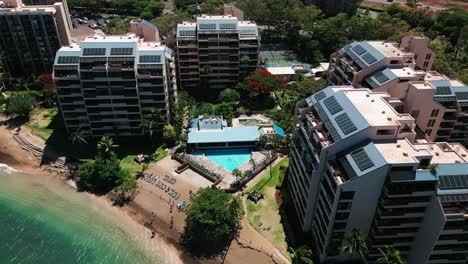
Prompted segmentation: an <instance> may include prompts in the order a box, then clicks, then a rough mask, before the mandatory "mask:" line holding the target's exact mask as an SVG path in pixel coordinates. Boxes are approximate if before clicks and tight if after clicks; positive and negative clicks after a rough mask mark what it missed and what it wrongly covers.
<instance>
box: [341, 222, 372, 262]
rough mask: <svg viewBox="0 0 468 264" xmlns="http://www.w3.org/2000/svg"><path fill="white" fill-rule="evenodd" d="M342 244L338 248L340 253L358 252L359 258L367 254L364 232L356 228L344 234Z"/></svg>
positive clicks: (352, 253)
mask: <svg viewBox="0 0 468 264" xmlns="http://www.w3.org/2000/svg"><path fill="white" fill-rule="evenodd" d="M343 244H344V245H343V246H342V247H341V249H340V255H344V254H350V255H354V254H358V255H359V256H360V257H361V258H364V257H365V256H366V255H367V250H368V249H367V242H366V240H365V239H364V234H363V233H362V232H361V231H360V230H358V229H356V228H355V229H353V230H352V231H351V234H346V235H345V237H344V242H343Z"/></svg>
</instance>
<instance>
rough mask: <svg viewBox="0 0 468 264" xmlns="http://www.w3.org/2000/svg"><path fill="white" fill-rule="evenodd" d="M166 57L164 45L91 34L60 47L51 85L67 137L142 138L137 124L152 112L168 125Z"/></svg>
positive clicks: (171, 89)
mask: <svg viewBox="0 0 468 264" xmlns="http://www.w3.org/2000/svg"><path fill="white" fill-rule="evenodd" d="M171 56H172V53H171V50H169V49H167V48H166V47H165V46H164V45H161V44H160V43H159V42H145V41H144V39H142V38H140V37H138V36H137V35H135V34H128V35H126V36H99V35H96V36H94V37H92V38H87V39H85V40H84V41H83V42H82V43H81V44H80V45H72V46H68V47H62V48H61V49H60V50H59V51H58V52H57V58H56V60H55V64H54V82H55V85H56V87H57V94H58V98H59V103H60V108H61V112H62V114H63V118H64V120H65V125H66V127H67V130H68V132H71V131H74V130H77V129H81V130H83V131H85V132H86V133H89V134H91V135H92V136H95V137H100V136H104V135H108V136H133V135H142V134H143V131H142V128H141V126H140V125H141V122H142V120H143V119H144V118H151V117H153V116H152V115H154V113H158V114H160V117H158V119H159V122H160V124H159V125H160V126H162V125H164V124H166V123H167V122H170V119H171V115H170V106H171V101H172V96H171V95H172V93H173V92H174V91H175V87H174V86H173V85H174V83H173V81H172V80H171V77H173V72H174V69H173V67H172V66H173V62H172V59H173V58H172V57H171ZM154 109H158V110H159V112H155V111H154ZM153 118H154V117H153Z"/></svg>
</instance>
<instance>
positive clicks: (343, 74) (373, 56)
mask: <svg viewBox="0 0 468 264" xmlns="http://www.w3.org/2000/svg"><path fill="white" fill-rule="evenodd" d="M428 43H429V39H428V38H427V37H420V36H407V37H404V38H403V39H402V40H401V43H400V44H399V45H397V44H396V43H389V42H384V41H358V42H353V43H351V44H349V45H347V46H346V47H344V48H342V49H341V50H339V51H337V52H335V53H334V54H332V56H331V59H330V68H329V77H328V80H329V82H330V83H331V84H333V85H352V86H354V87H365V86H366V83H365V81H366V78H367V77H369V76H371V75H372V74H374V73H377V72H379V71H382V70H385V69H402V68H405V67H409V68H412V69H414V70H422V71H430V70H431V68H432V63H433V62H434V58H435V55H434V52H433V51H432V50H431V49H429V47H428V46H427V45H428Z"/></svg>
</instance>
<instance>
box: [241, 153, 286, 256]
mask: <svg viewBox="0 0 468 264" xmlns="http://www.w3.org/2000/svg"><path fill="white" fill-rule="evenodd" d="M281 166H285V167H287V166H288V158H284V159H283V160H281V161H280V162H279V163H278V164H276V165H275V166H273V167H272V169H271V176H270V174H269V171H268V169H267V173H266V174H265V175H263V176H262V177H261V178H260V179H259V180H258V181H257V182H256V183H255V184H253V185H252V186H250V187H249V188H247V190H246V192H251V191H253V190H257V191H259V192H261V193H262V194H263V195H264V197H265V198H264V199H262V200H261V201H259V202H258V203H257V204H255V203H254V202H252V201H250V200H248V199H247V196H245V198H244V199H245V204H246V207H247V208H246V212H247V217H248V220H249V223H250V225H251V226H252V227H253V228H254V229H255V230H257V231H258V232H259V233H260V234H262V235H263V236H264V237H265V238H267V239H268V240H270V241H271V242H272V243H273V245H275V246H276V247H277V248H278V249H279V250H281V251H282V252H283V253H284V254H285V255H288V254H287V248H288V247H287V244H286V235H285V233H284V229H283V225H282V223H281V216H280V212H279V205H278V203H277V201H276V198H275V195H276V185H277V183H278V180H279V179H280V174H281V172H280V167H281ZM265 227H271V229H270V230H269V231H267V230H264V229H263V228H265Z"/></svg>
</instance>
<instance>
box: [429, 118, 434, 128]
mask: <svg viewBox="0 0 468 264" xmlns="http://www.w3.org/2000/svg"><path fill="white" fill-rule="evenodd" d="M434 124H435V119H429V121H428V122H427V127H433V126H434Z"/></svg>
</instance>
